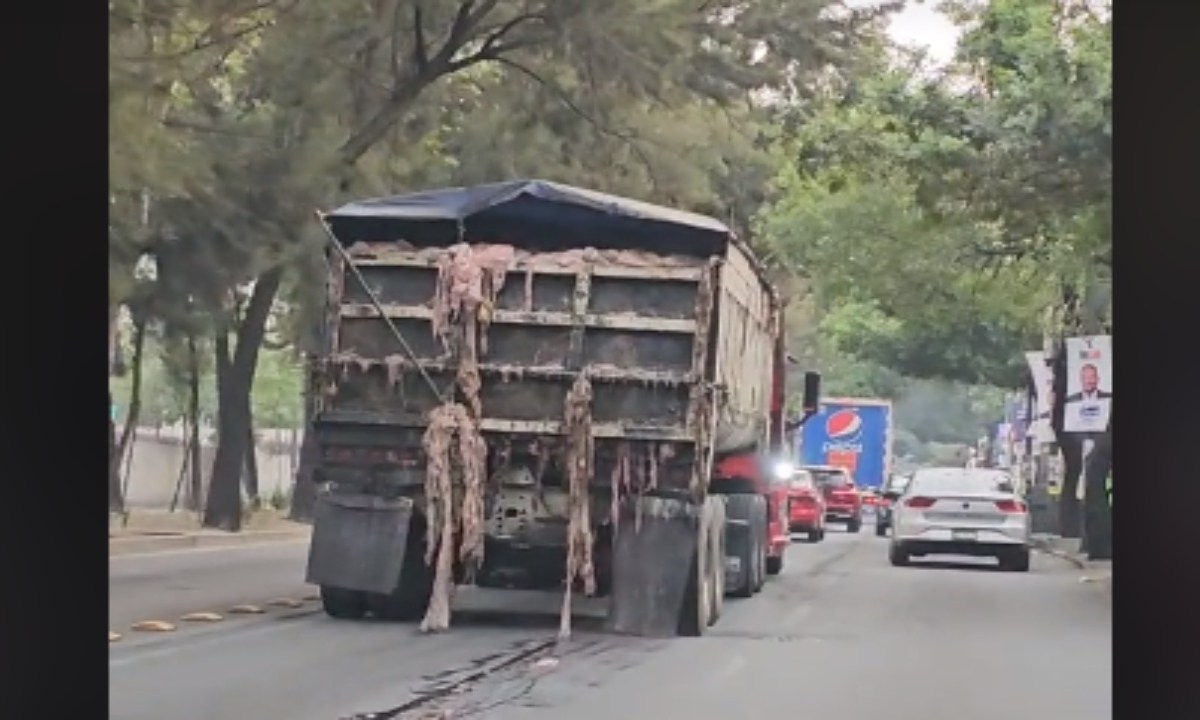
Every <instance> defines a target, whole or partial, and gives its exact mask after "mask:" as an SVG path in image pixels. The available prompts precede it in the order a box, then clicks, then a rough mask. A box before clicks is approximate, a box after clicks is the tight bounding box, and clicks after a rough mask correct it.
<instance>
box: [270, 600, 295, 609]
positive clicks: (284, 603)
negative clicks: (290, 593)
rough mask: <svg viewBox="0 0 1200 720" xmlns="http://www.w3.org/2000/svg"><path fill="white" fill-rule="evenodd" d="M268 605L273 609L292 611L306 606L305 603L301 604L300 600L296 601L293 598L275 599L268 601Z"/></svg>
mask: <svg viewBox="0 0 1200 720" xmlns="http://www.w3.org/2000/svg"><path fill="white" fill-rule="evenodd" d="M267 604H268V605H271V606H272V607H281V608H292V609H295V608H298V607H303V606H304V603H302V602H300V601H299V600H295V599H293V598H275V599H274V600H270V601H268V602H267Z"/></svg>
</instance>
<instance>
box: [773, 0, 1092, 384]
mask: <svg viewBox="0 0 1200 720" xmlns="http://www.w3.org/2000/svg"><path fill="white" fill-rule="evenodd" d="M1081 8H1082V6H1081V5H1080V4H1079V3H1063V4H1058V5H1054V4H1050V3H1045V2H1041V1H1035V0H993V1H992V2H990V3H983V4H978V3H975V4H970V5H965V4H964V7H959V8H954V9H953V10H954V12H955V14H956V16H957V17H958V19H959V21H960V22H962V23H963V24H965V25H968V26H969V28H970V29H969V30H968V31H967V32H966V34H965V35H964V38H963V41H962V45H961V47H960V50H959V55H958V58H957V60H956V62H955V64H954V65H953V66H952V68H951V71H950V72H949V73H946V74H943V75H941V76H935V77H933V78H930V76H929V74H928V73H927V72H925V69H923V68H921V67H920V66H919V65H915V66H910V67H901V66H897V65H896V64H895V63H889V62H888V61H887V60H886V53H885V52H884V49H883V48H879V49H878V52H877V53H876V55H874V56H873V57H872V56H871V55H869V54H868V55H866V56H864V57H862V58H860V62H858V63H857V64H855V65H854V66H853V67H852V70H853V72H850V73H847V74H842V75H840V76H838V77H837V78H835V80H834V81H833V82H831V83H829V84H828V85H827V87H826V91H825V93H824V94H823V95H821V96H820V97H819V98H818V99H817V100H816V101H815V102H813V103H809V104H805V105H798V106H794V107H791V108H789V109H788V110H787V111H786V113H785V117H784V121H785V125H786V126H787V127H788V128H789V132H788V134H787V136H786V137H785V138H784V139H783V140H781V141H780V142H779V143H778V144H777V146H776V148H777V152H778V153H779V154H780V155H782V156H783V157H784V158H785V161H784V165H783V167H782V169H781V170H780V171H779V173H778V175H777V177H776V179H775V190H776V192H777V197H776V199H775V200H774V202H773V203H772V204H771V205H770V206H769V207H768V208H766V209H765V210H764V211H763V212H762V213H761V214H760V216H759V218H758V225H757V226H758V228H759V231H760V242H761V243H762V244H764V245H765V246H766V247H768V248H769V249H770V251H771V254H772V255H773V256H774V257H775V258H777V260H778V261H780V262H782V263H784V264H787V265H790V266H791V267H793V268H795V269H796V271H797V272H799V273H801V274H802V275H803V276H804V277H805V278H806V279H807V280H808V281H809V283H810V285H811V288H812V291H813V292H814V294H815V296H816V305H817V307H818V309H819V312H818V318H817V319H816V322H817V323H819V328H820V334H821V339H822V342H823V343H828V344H829V345H830V346H831V347H830V351H831V352H835V353H840V354H843V355H846V356H848V357H850V358H854V359H856V360H858V361H863V362H869V363H872V364H874V365H877V366H881V367H887V368H889V369H890V370H891V371H894V372H897V373H899V374H901V375H905V376H912V377H920V378H945V379H949V380H954V381H961V382H966V383H972V384H974V383H983V384H994V385H1000V386H1005V387H1018V386H1020V385H1021V384H1023V379H1024V368H1023V363H1022V362H1021V360H1020V358H1021V354H1020V353H1021V351H1022V350H1024V349H1026V348H1028V347H1031V346H1036V345H1040V333H1041V331H1042V329H1043V328H1042V318H1043V316H1044V312H1045V308H1047V307H1048V306H1050V305H1052V304H1054V303H1056V302H1058V300H1059V298H1060V292H1061V288H1062V287H1063V286H1064V285H1070V284H1078V285H1080V286H1084V285H1087V286H1095V285H1096V283H1097V282H1099V281H1103V280H1104V279H1105V278H1106V277H1107V275H1108V271H1109V268H1110V267H1111V256H1110V248H1111V231H1110V229H1109V225H1108V219H1109V217H1110V206H1111V202H1110V198H1111V189H1110V184H1111V120H1110V118H1111V110H1110V100H1109V98H1110V96H1111V60H1110V59H1109V52H1110V50H1109V48H1110V47H1111V45H1110V42H1111V40H1110V32H1109V25H1108V22H1107V20H1106V19H1103V18H1101V17H1098V16H1095V15H1092V14H1089V13H1088V12H1085V11H1084V10H1082V9H1081Z"/></svg>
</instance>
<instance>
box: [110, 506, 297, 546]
mask: <svg viewBox="0 0 1200 720" xmlns="http://www.w3.org/2000/svg"><path fill="white" fill-rule="evenodd" d="M310 532H311V527H310V526H309V525H305V524H302V523H295V522H292V521H290V520H288V519H287V518H286V517H284V516H283V514H282V513H279V512H277V511H274V510H261V511H259V512H256V513H254V514H253V515H251V516H250V517H248V518H246V520H245V522H244V524H243V527H242V530H241V532H236V533H230V532H225V531H223V530H212V529H208V528H202V527H200V520H199V518H198V517H197V516H196V515H195V514H194V513H191V512H187V511H179V512H174V513H171V512H167V511H165V510H131V511H129V513H128V514H127V515H126V516H125V517H122V516H121V515H118V514H110V515H109V520H108V555H109V557H116V556H120V555H140V554H144V553H152V552H162V551H165V550H186V549H192V548H201V547H231V546H236V545H248V544H254V543H264V542H284V541H288V540H302V539H305V538H307V537H308V536H309V533H310Z"/></svg>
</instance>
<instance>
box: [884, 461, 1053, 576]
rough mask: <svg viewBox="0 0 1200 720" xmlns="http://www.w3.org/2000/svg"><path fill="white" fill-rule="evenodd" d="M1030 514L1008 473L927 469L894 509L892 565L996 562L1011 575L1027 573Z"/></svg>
mask: <svg viewBox="0 0 1200 720" xmlns="http://www.w3.org/2000/svg"><path fill="white" fill-rule="evenodd" d="M1029 530H1030V526H1029V508H1028V506H1026V504H1025V503H1024V502H1023V501H1022V500H1021V498H1020V496H1019V495H1017V494H1016V492H1015V491H1014V488H1013V483H1012V478H1011V477H1010V476H1009V475H1008V474H1007V473H1005V472H1002V471H999V470H991V469H985V468H961V467H957V468H955V467H948V468H925V469H921V470H918V471H917V472H916V473H914V474H913V476H912V480H911V481H909V483H908V487H906V488H905V489H904V493H903V494H902V495H901V496H900V497H899V498H898V499H897V501H896V503H895V505H894V507H893V509H892V533H891V545H890V547H889V550H888V557H889V559H890V560H891V562H892V564H893V565H907V564H908V561H909V558H911V557H920V556H924V555H972V556H975V557H994V558H996V559H997V560H999V561H1000V566H1001V567H1002V568H1004V569H1007V570H1014V571H1017V572H1026V571H1028V570H1029Z"/></svg>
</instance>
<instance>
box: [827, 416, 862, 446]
mask: <svg viewBox="0 0 1200 720" xmlns="http://www.w3.org/2000/svg"><path fill="white" fill-rule="evenodd" d="M861 432H862V418H861V417H859V416H858V412H856V411H855V410H853V409H849V408H847V409H845V410H838V411H837V412H835V413H833V414H832V415H830V416H829V417H828V418H826V419H825V435H826V437H828V438H829V439H830V440H835V441H837V440H840V441H851V440H854V439H855V438H857V437H858V435H859V433H861Z"/></svg>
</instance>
